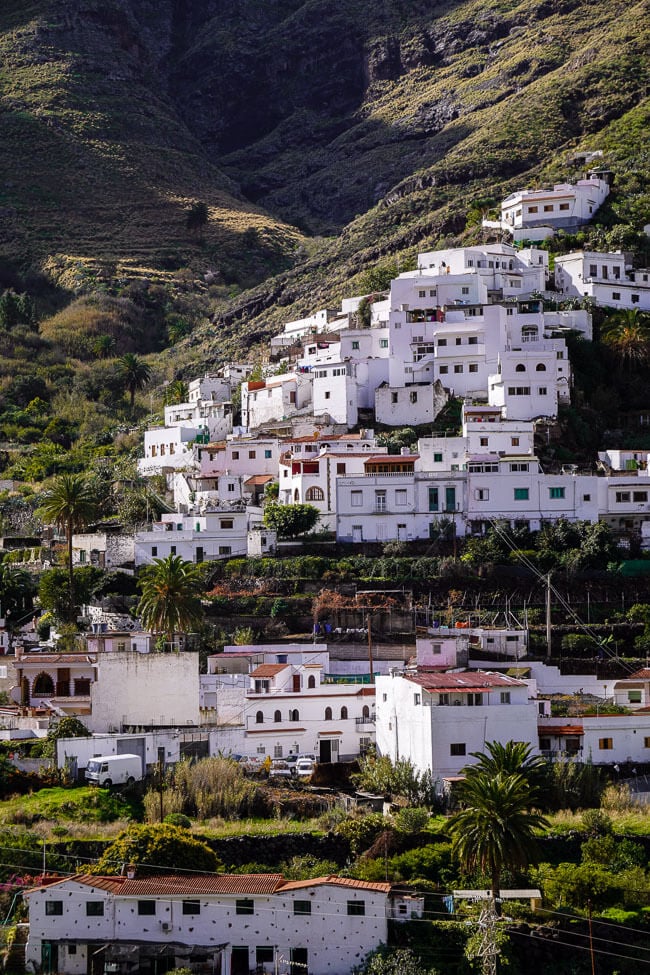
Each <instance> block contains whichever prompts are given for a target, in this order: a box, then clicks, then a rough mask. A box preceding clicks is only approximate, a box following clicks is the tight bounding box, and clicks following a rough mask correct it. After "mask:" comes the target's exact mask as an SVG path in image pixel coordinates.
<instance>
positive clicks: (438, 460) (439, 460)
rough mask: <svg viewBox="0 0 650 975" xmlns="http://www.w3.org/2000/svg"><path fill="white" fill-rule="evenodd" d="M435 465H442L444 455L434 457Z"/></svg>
mask: <svg viewBox="0 0 650 975" xmlns="http://www.w3.org/2000/svg"><path fill="white" fill-rule="evenodd" d="M433 463H434V464H442V454H434V455H433Z"/></svg>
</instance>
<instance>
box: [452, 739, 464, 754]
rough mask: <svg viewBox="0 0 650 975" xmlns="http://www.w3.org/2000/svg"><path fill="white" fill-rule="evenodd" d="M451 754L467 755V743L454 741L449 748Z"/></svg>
mask: <svg viewBox="0 0 650 975" xmlns="http://www.w3.org/2000/svg"><path fill="white" fill-rule="evenodd" d="M449 754H450V755H465V754H466V748H465V742H464V741H456V742H454V741H452V743H451V744H450V746H449Z"/></svg>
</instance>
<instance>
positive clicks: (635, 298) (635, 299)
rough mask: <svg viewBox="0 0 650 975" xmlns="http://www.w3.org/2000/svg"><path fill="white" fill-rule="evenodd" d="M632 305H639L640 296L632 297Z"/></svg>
mask: <svg viewBox="0 0 650 975" xmlns="http://www.w3.org/2000/svg"><path fill="white" fill-rule="evenodd" d="M632 304H633V305H638V304H639V296H638V295H632Z"/></svg>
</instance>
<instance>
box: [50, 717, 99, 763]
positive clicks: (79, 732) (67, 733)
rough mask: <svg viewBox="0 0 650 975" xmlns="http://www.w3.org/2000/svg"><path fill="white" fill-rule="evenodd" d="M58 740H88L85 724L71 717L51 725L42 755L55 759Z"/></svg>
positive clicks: (88, 734) (88, 733) (88, 735)
mask: <svg viewBox="0 0 650 975" xmlns="http://www.w3.org/2000/svg"><path fill="white" fill-rule="evenodd" d="M60 738H90V732H89V731H88V728H86V726H85V724H83V722H81V721H80V720H79V718H75V717H74V716H73V715H69V716H68V717H67V718H61V720H60V721H57V723H56V724H55V725H51V726H50V728H49V730H48V732H47V738H46V740H45V745H44V747H43V755H45V756H46V757H48V758H56V743H57V741H58V740H59V739H60Z"/></svg>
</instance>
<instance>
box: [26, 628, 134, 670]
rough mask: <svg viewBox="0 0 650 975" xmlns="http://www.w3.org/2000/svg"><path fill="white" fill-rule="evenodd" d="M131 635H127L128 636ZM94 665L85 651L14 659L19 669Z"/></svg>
mask: <svg viewBox="0 0 650 975" xmlns="http://www.w3.org/2000/svg"><path fill="white" fill-rule="evenodd" d="M102 635H103V636H107V635H108V634H89V636H102ZM130 635H131V634H130V633H129V636H130ZM38 663H42V664H46V663H47V664H86V665H88V664H94V663H96V659H95V658H93V659H92V660H91V659H90V657H89V656H88V654H87V653H86V651H85V650H81V651H79V653H34V654H27V653H26V654H23V655H22V657H16V666H17V667H20V665H21V664H38Z"/></svg>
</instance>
